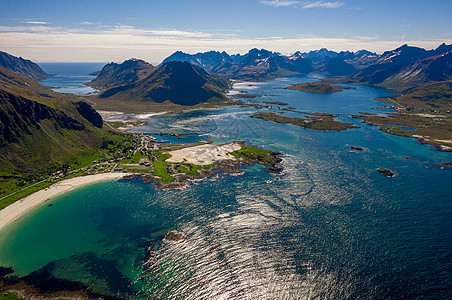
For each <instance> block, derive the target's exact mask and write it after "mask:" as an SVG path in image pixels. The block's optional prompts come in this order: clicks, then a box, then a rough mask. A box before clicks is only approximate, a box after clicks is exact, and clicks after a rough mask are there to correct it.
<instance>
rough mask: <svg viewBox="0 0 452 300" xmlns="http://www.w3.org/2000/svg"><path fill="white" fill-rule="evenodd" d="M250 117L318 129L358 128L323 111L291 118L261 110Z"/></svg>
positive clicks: (339, 129) (340, 129) (341, 129)
mask: <svg viewBox="0 0 452 300" xmlns="http://www.w3.org/2000/svg"><path fill="white" fill-rule="evenodd" d="M250 117H251V118H256V119H261V120H266V121H272V122H275V123H280V124H293V125H295V126H299V127H303V128H308V129H313V130H320V131H343V130H346V129H350V128H359V127H357V126H354V125H352V124H350V123H342V122H339V121H336V120H334V118H335V115H331V114H324V113H311V114H310V116H307V117H306V118H293V117H285V116H281V115H278V114H276V113H270V112H262V113H256V114H254V115H251V116H250Z"/></svg>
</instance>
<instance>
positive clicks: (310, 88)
mask: <svg viewBox="0 0 452 300" xmlns="http://www.w3.org/2000/svg"><path fill="white" fill-rule="evenodd" d="M284 89H285V90H296V91H303V92H308V93H316V94H332V93H338V92H342V91H343V90H345V89H356V88H355V87H351V86H339V85H331V84H329V83H326V82H323V81H317V82H308V83H299V84H292V85H291V86H288V87H285V88H284Z"/></svg>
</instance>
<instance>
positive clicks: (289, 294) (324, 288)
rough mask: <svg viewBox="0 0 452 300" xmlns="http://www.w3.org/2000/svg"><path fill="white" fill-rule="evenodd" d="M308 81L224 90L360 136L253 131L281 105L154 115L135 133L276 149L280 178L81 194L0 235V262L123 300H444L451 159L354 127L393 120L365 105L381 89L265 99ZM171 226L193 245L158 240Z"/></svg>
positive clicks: (449, 264)
mask: <svg viewBox="0 0 452 300" xmlns="http://www.w3.org/2000/svg"><path fill="white" fill-rule="evenodd" d="M42 65H43V67H44V70H46V71H48V72H50V73H52V71H51V70H57V69H58V68H57V65H56V64H55V65H53V68H54V69H51V68H50V66H46V65H44V64H42ZM73 66H74V69H75V66H77V67H79V71H78V72H75V73H73V74H72V75H70V76H74V77H77V76H86V74H88V73H90V72H92V71H96V68H92V66H91V67H90V68H87V65H84V66H82V65H76V64H74V65H73ZM100 67H101V66H100ZM100 67H98V68H97V70H98V69H100ZM66 68H67V65H66ZM74 69H72V70H74ZM88 69H89V70H88ZM62 70H63V71H64V70H65V69H64V68H63V69H62ZM63 71H61V72H63ZM55 72H56V71H54V73H55ZM65 72H66V73H65V74H68V73H70V72H68V70H66V71H65ZM77 78H79V77H77ZM84 80H85V79H84ZM88 80H89V79H88ZM314 80H316V79H315V78H314V77H313V76H311V75H308V76H307V77H306V76H302V77H290V78H280V79H275V80H271V81H268V82H263V83H240V84H235V85H234V90H233V92H235V93H237V92H239V91H245V90H246V91H248V92H249V93H257V94H260V95H262V96H263V97H260V98H255V99H254V100H256V101H282V102H287V103H289V105H288V106H291V107H295V108H297V109H298V110H302V111H307V112H326V113H333V114H337V115H338V118H339V120H341V121H345V122H352V123H353V124H355V125H357V126H360V127H361V128H358V129H350V130H347V131H343V132H324V131H313V130H309V129H304V128H300V127H295V126H293V125H284V124H277V123H272V122H268V121H263V120H257V119H253V118H249V115H251V114H253V113H255V112H256V111H269V110H271V111H278V110H279V109H280V108H283V107H282V106H280V107H278V106H276V105H273V107H272V108H270V109H264V110H257V109H255V108H253V107H238V106H231V107H225V108H221V109H211V110H196V111H190V112H184V113H179V114H176V115H160V116H153V117H150V118H149V119H148V122H149V124H148V125H146V126H143V127H141V128H136V129H135V130H134V131H135V132H140V133H143V132H160V131H163V130H165V131H166V132H179V133H188V132H197V133H199V134H201V135H206V134H207V135H209V136H210V137H211V138H212V139H213V141H214V143H227V142H231V141H234V140H244V141H247V142H248V143H249V144H250V145H253V146H262V147H264V148H265V149H270V150H275V151H280V152H283V153H284V156H283V159H284V160H283V163H282V166H283V167H284V173H283V174H281V175H271V174H267V173H264V172H263V169H264V168H263V167H262V166H259V165H254V166H251V167H246V168H244V171H245V174H243V175H240V176H230V175H224V174H221V175H220V176H219V177H218V178H215V179H207V180H203V181H197V182H193V183H191V184H190V185H189V187H187V188H184V189H177V190H171V191H159V190H156V189H155V188H154V185H153V183H146V184H144V183H142V182H141V181H140V180H135V181H117V182H103V183H98V184H93V185H89V186H86V187H83V188H79V189H77V190H74V191H72V192H69V193H67V194H65V195H62V196H60V197H58V198H55V199H52V200H51V201H49V202H47V203H45V204H43V205H42V206H41V207H39V208H38V209H35V210H33V211H31V212H30V213H28V214H27V215H26V216H24V217H22V218H20V219H19V220H17V221H15V222H14V223H12V224H11V225H10V226H9V227H7V228H6V229H5V230H3V231H2V232H0V265H2V266H12V267H14V269H15V270H16V274H17V275H21V276H23V275H26V274H29V273H31V272H42V271H46V272H49V273H50V274H52V275H53V276H55V277H57V278H65V279H70V280H75V281H81V282H83V283H85V284H87V285H89V286H90V287H92V289H93V290H95V291H98V292H101V293H106V294H111V295H116V296H119V297H123V298H130V299H153V298H157V299H313V298H318V299H346V298H347V299H406V298H409V299H413V298H429V299H451V298H452V184H451V183H452V169H450V168H449V169H448V168H444V169H441V168H438V167H432V164H441V163H443V162H452V154H451V153H445V152H439V151H436V150H434V148H433V147H431V146H428V145H420V144H418V143H417V141H416V140H415V139H410V138H404V137H397V136H392V135H389V134H386V133H383V132H381V131H379V130H378V127H375V126H369V125H365V124H362V123H361V121H360V120H357V119H353V118H351V116H350V115H351V114H357V113H358V112H370V113H382V114H384V113H387V112H390V111H391V110H389V109H373V108H374V107H378V106H382V105H385V104H383V103H381V102H379V101H376V100H374V98H377V97H384V96H387V95H390V94H391V92H390V91H388V90H385V89H378V88H372V87H367V86H356V89H355V90H353V89H349V90H344V91H343V92H340V93H334V94H326V95H320V94H312V93H306V92H301V91H290V90H282V89H275V87H285V86H287V85H289V84H291V83H301V82H308V81H314ZM49 81H50V79H48V81H47V83H48V84H49V85H52V86H53V84H54V83H50V82H49ZM70 81H71V80H69V79H68V82H70ZM60 82H63V81H60ZM85 82H86V81H85ZM82 83H83V82H82ZM69 85H70V84H69V83H68V84H67V86H66V85H59V86H58V87H61V88H67V87H69ZM76 89H77V88H76ZM286 115H288V116H289V115H293V116H296V114H295V113H287V114H286ZM349 146H360V147H363V148H364V151H362V152H357V151H352V150H351V149H350V148H349ZM377 168H388V169H390V170H392V171H393V172H394V173H395V174H396V176H395V177H394V178H387V177H385V176H383V175H381V174H379V173H378V172H377V171H376V169H377ZM50 203H51V204H53V205H52V206H48V204H50ZM173 229H175V230H179V231H183V232H184V233H186V234H187V235H188V239H186V240H184V241H182V242H178V243H164V242H162V238H163V236H164V235H165V234H166V232H168V231H169V230H173ZM149 247H150V249H151V250H152V251H150V250H148V249H149Z"/></svg>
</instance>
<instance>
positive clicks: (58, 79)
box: [39, 63, 105, 95]
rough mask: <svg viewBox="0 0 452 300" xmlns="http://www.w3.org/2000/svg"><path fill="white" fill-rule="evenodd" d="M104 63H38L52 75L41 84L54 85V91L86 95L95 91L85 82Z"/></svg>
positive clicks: (90, 78) (92, 77)
mask: <svg viewBox="0 0 452 300" xmlns="http://www.w3.org/2000/svg"><path fill="white" fill-rule="evenodd" d="M104 65H105V63H39V66H40V67H41V68H42V69H43V70H44V71H45V72H46V73H47V74H51V75H55V76H52V77H50V78H48V79H46V80H43V81H42V82H41V84H42V85H45V86H50V87H55V88H56V89H54V91H55V92H59V93H73V94H77V95H87V94H92V93H95V92H96V89H93V88H91V87H89V86H86V85H84V84H85V83H87V82H89V81H91V80H93V79H94V78H95V76H92V75H89V74H90V73H92V72H95V71H100V70H101V69H102V67H103V66H104Z"/></svg>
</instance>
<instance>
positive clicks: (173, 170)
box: [121, 141, 283, 190]
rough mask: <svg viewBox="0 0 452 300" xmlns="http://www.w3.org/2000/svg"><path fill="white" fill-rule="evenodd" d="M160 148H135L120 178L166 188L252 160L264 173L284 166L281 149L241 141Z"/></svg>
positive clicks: (237, 168) (232, 169)
mask: <svg viewBox="0 0 452 300" xmlns="http://www.w3.org/2000/svg"><path fill="white" fill-rule="evenodd" d="M159 148H160V149H158V150H150V151H149V150H144V151H141V152H138V153H137V154H136V155H135V157H134V158H133V159H132V161H125V162H124V163H123V164H122V165H121V166H122V168H123V170H124V171H126V172H128V173H130V175H127V176H125V177H124V178H123V179H124V180H131V179H134V178H140V179H142V180H143V182H150V181H154V183H155V187H156V188H157V189H160V190H168V189H174V188H181V187H184V186H186V185H187V184H188V182H189V181H190V180H200V179H204V178H208V177H211V176H217V175H218V174H219V173H225V174H243V171H242V170H241V169H242V167H243V166H249V165H252V164H255V163H257V164H261V165H263V166H265V167H266V169H265V170H264V171H265V172H267V173H274V174H278V173H280V172H281V171H282V170H283V169H282V167H280V166H279V163H280V162H281V161H282V159H281V158H280V157H279V156H280V155H281V153H280V152H276V151H270V150H264V149H260V148H257V147H252V146H247V145H245V142H243V141H236V142H232V143H229V144H223V145H213V144H208V143H206V142H200V143H193V144H166V145H165V144H161V145H159ZM152 149H153V148H152Z"/></svg>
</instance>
